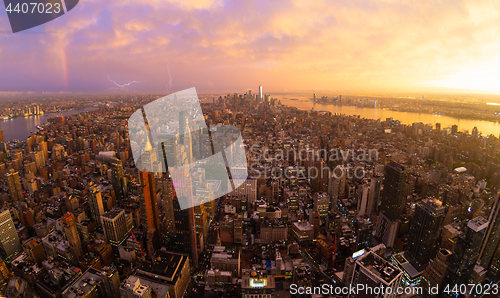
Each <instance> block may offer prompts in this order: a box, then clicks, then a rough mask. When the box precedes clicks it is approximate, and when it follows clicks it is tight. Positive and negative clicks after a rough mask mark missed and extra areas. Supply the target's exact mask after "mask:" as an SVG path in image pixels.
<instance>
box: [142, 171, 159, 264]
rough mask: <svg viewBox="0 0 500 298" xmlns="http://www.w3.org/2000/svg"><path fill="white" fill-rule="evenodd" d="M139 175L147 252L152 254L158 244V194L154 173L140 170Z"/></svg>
mask: <svg viewBox="0 0 500 298" xmlns="http://www.w3.org/2000/svg"><path fill="white" fill-rule="evenodd" d="M139 177H140V180H141V187H142V191H143V194H144V209H145V213H146V224H147V227H148V230H147V234H148V238H147V239H148V244H147V247H148V254H149V255H150V256H152V255H153V254H154V252H155V251H156V250H157V249H158V248H159V246H160V235H159V232H160V229H159V227H160V218H159V214H158V199H157V197H158V196H159V195H160V194H159V193H158V192H157V188H156V181H155V177H154V173H148V172H141V173H140V175H139Z"/></svg>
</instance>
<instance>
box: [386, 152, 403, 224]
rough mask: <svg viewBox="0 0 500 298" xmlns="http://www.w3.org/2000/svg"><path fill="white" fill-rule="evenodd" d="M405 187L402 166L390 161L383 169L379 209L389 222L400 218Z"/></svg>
mask: <svg viewBox="0 0 500 298" xmlns="http://www.w3.org/2000/svg"><path fill="white" fill-rule="evenodd" d="M405 187H406V173H405V168H404V167H403V166H402V165H400V164H398V163H396V162H393V161H391V163H390V164H388V165H387V167H386V169H385V180H384V190H383V195H382V208H381V211H382V212H383V213H384V215H385V216H387V218H389V219H390V220H391V221H395V220H397V219H398V218H399V216H401V213H402V210H403V198H404V192H405Z"/></svg>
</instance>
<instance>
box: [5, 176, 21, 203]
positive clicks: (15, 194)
mask: <svg viewBox="0 0 500 298" xmlns="http://www.w3.org/2000/svg"><path fill="white" fill-rule="evenodd" d="M6 179H7V187H8V188H9V194H10V198H11V199H12V201H22V200H24V194H23V189H22V187H21V179H20V178H19V173H18V172H16V171H15V170H14V169H11V170H10V172H9V173H8V174H7V177H6Z"/></svg>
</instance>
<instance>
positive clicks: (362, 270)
mask: <svg viewBox="0 0 500 298" xmlns="http://www.w3.org/2000/svg"><path fill="white" fill-rule="evenodd" d="M402 275H403V273H402V272H401V270H399V269H398V268H397V267H396V266H394V265H392V264H391V263H389V262H387V261H386V260H384V259H383V258H381V257H379V256H378V255H376V254H375V253H373V252H371V251H370V252H368V253H365V254H364V255H363V256H362V257H360V258H359V259H357V260H356V262H355V264H354V270H353V273H352V281H351V285H352V287H354V288H356V287H357V285H358V284H359V285H361V284H362V285H364V286H365V287H364V288H365V289H366V290H365V291H355V292H354V293H349V296H348V297H349V298H356V297H383V298H389V297H395V293H396V288H397V287H398V286H400V283H401V278H402ZM382 287H383V288H385V291H384V294H381V293H380V291H379V292H378V293H376V292H374V289H377V288H378V289H381V288H382ZM387 288H391V289H392V291H390V290H388V289H387ZM370 291H371V292H370Z"/></svg>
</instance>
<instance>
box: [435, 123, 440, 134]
mask: <svg viewBox="0 0 500 298" xmlns="http://www.w3.org/2000/svg"><path fill="white" fill-rule="evenodd" d="M436 131H437V132H441V123H436Z"/></svg>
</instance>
